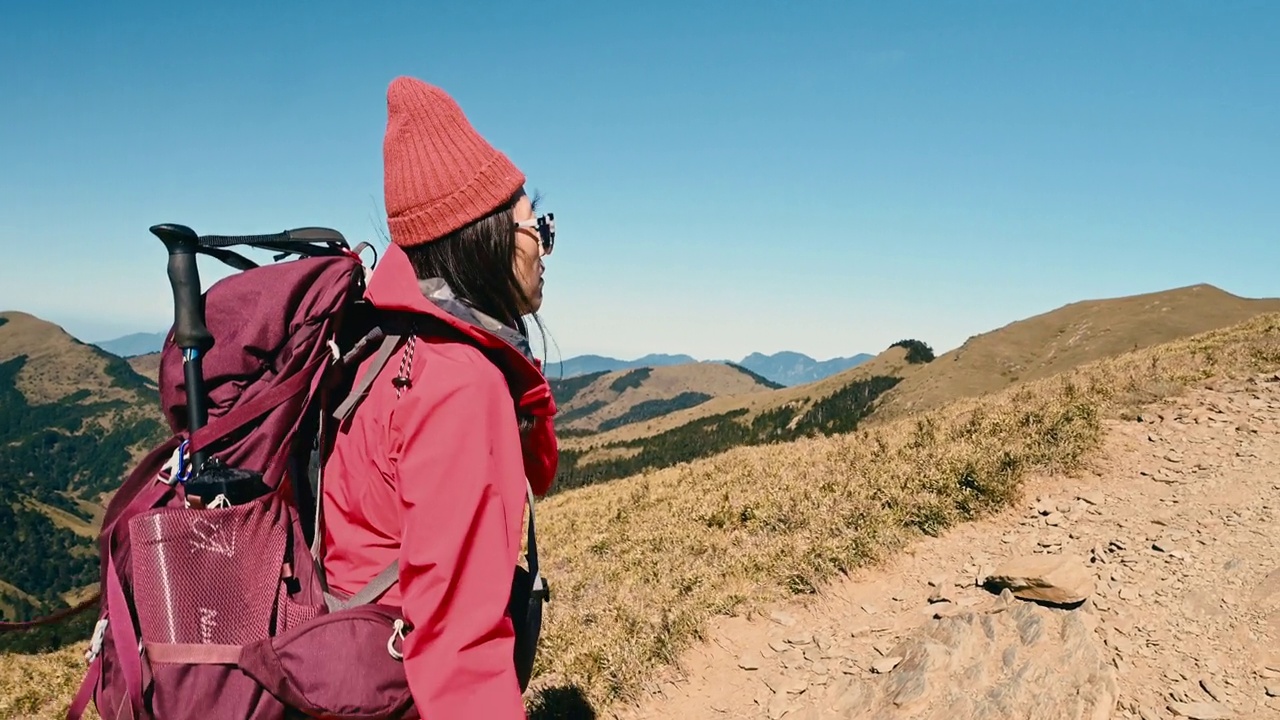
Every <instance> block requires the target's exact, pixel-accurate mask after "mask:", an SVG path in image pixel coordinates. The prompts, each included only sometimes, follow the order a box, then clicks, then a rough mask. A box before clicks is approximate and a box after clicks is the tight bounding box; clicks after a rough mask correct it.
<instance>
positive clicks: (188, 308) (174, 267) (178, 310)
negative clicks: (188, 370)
mask: <svg viewBox="0 0 1280 720" xmlns="http://www.w3.org/2000/svg"><path fill="white" fill-rule="evenodd" d="M151 233H152V234H153V235H155V236H156V237H158V238H160V241H161V242H163V243H164V246H165V247H166V248H168V250H169V286H170V287H171V288H172V289H173V342H174V344H175V345H177V346H178V347H180V348H182V349H183V350H192V349H194V350H198V351H200V352H201V353H203V352H204V351H206V350H208V349H209V348H210V347H212V346H213V335H211V334H210V333H209V328H208V327H206V326H205V323H204V313H203V312H201V301H200V269H199V267H197V266H196V251H197V248H199V246H200V238H199V236H198V235H196V233H195V231H194V230H192V229H191V228H189V227H186V226H185V225H175V224H171V223H166V224H163V225H154V226H152V227H151Z"/></svg>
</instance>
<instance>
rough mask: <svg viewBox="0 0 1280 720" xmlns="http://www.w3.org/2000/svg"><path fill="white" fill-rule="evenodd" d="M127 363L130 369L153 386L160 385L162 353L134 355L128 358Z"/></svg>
mask: <svg viewBox="0 0 1280 720" xmlns="http://www.w3.org/2000/svg"><path fill="white" fill-rule="evenodd" d="M125 362H127V363H129V367H131V368H133V371H134V372H136V373H138V374H139V375H141V376H142V377H143V378H145V379H146V380H147V382H149V383H151V384H152V385H155V386H159V384H160V353H159V352H153V353H147V354H146V355H134V356H133V357H130V358H126V359H125Z"/></svg>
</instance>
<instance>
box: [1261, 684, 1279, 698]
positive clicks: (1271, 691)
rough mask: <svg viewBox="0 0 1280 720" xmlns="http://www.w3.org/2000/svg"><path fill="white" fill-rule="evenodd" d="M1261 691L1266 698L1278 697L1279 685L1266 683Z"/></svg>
mask: <svg viewBox="0 0 1280 720" xmlns="http://www.w3.org/2000/svg"><path fill="white" fill-rule="evenodd" d="M1263 690H1264V692H1266V693H1267V697H1280V683H1267V684H1266V686H1265V687H1264V688H1263Z"/></svg>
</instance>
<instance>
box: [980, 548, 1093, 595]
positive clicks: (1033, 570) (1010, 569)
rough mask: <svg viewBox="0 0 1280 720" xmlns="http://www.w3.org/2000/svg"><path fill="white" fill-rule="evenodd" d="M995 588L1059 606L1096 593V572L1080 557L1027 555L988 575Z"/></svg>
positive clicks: (989, 581)
mask: <svg viewBox="0 0 1280 720" xmlns="http://www.w3.org/2000/svg"><path fill="white" fill-rule="evenodd" d="M987 584H988V585H989V586H993V587H995V588H1008V589H1009V590H1010V591H1012V592H1013V594H1014V595H1015V596H1016V597H1019V598H1022V599H1023V600H1039V601H1043V602H1050V603H1054V604H1057V605H1072V604H1075V603H1079V602H1081V601H1083V600H1085V599H1086V598H1088V597H1089V596H1090V595H1092V594H1093V587H1094V580H1093V575H1092V574H1091V573H1090V572H1089V570H1088V568H1086V567H1085V565H1084V563H1083V562H1081V561H1080V560H1079V559H1078V558H1075V557H1071V556H1066V555H1025V556H1022V557H1016V558H1013V559H1011V560H1007V561H1006V562H1004V563H1003V564H1002V565H1000V566H999V567H997V568H996V570H995V572H993V573H991V576H990V577H988V578H987Z"/></svg>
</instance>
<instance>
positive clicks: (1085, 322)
mask: <svg viewBox="0 0 1280 720" xmlns="http://www.w3.org/2000/svg"><path fill="white" fill-rule="evenodd" d="M1277 311H1280V299H1271V298H1267V299H1250V298H1241V297H1237V296H1235V295H1231V294H1230V293H1227V292H1224V291H1222V290H1219V289H1218V288H1216V287H1213V286H1211V285H1194V286H1191V287H1185V288H1175V289H1173V290H1165V291H1161V292H1154V293H1146V294H1142V295H1130V296H1126V297H1116V298H1105V299H1101V300H1086V301H1083V302H1078V303H1072V304H1070V305H1066V306H1063V307H1060V308H1057V309H1055V310H1051V311H1049V312H1046V313H1042V314H1040V315H1036V316H1033V317H1029V318H1026V319H1023V320H1019V321H1017V322H1013V323H1010V324H1008V325H1006V326H1004V327H1001V328H997V329H995V330H992V331H990V332H986V333H983V334H981V335H977V336H975V337H973V338H970V339H969V341H968V342H966V343H965V344H964V346H962V347H960V348H957V349H955V350H952V351H951V352H948V353H945V354H943V355H941V356H939V357H938V358H937V359H936V360H934V361H933V362H931V363H928V364H925V365H910V364H908V363H907V362H906V352H905V351H904V350H902V349H900V348H889V349H888V350H886V351H884V352H883V353H881V354H880V355H878V356H876V357H875V358H874V359H872V360H870V361H868V362H866V363H864V364H862V365H859V366H857V367H854V368H851V369H849V370H846V371H845V372H843V373H840V374H838V375H833V376H831V377H829V378H825V379H823V380H820V381H818V382H815V383H809V384H806V385H798V386H795V387H790V388H785V389H783V390H776V391H763V392H758V393H752V394H750V395H743V396H737V397H726V398H717V399H715V400H711V401H709V402H706V403H704V404H702V405H699V406H698V407H695V408H690V409H688V410H683V411H679V412H675V413H671V414H670V415H664V416H663V417H660V418H655V419H654V420H651V421H648V422H644V423H636V424H633V425H627V426H625V427H621V428H617V429H615V430H611V431H609V432H605V433H599V434H596V435H590V436H587V437H581V438H566V439H565V441H564V444H563V446H564V447H565V448H566V449H571V450H586V449H589V448H592V447H602V446H604V445H606V444H608V443H610V442H623V441H628V440H636V439H640V438H645V437H649V436H652V435H656V434H658V433H661V432H664V431H667V430H671V429H673V428H676V427H679V426H681V425H685V424H687V423H690V422H693V421H695V420H697V419H699V418H703V417H706V416H709V415H714V414H718V413H724V412H729V411H731V410H736V409H739V408H745V409H747V410H748V413H747V415H746V416H744V417H743V418H740V421H741V422H750V421H751V419H752V418H754V417H755V416H756V415H757V414H759V413H761V412H765V411H768V410H772V409H775V408H778V407H781V406H783V405H787V404H792V405H794V406H796V407H799V408H807V407H808V406H811V405H812V404H813V403H814V402H815V401H817V400H819V399H821V398H823V397H826V396H829V395H831V394H832V393H834V392H835V391H837V390H839V389H840V388H842V387H844V386H846V385H848V384H849V383H851V382H853V381H855V380H860V379H864V378H867V377H870V376H872V375H888V376H892V377H899V378H902V382H901V383H899V384H898V385H897V386H896V387H894V388H893V389H892V390H890V391H888V392H887V393H885V394H884V396H883V397H882V398H881V400H880V401H879V403H878V405H879V407H878V408H877V410H876V412H875V414H874V415H872V416H871V418H869V419H868V421H867V423H868V424H876V423H880V422H884V421H887V420H891V419H893V418H895V417H901V416H904V415H907V414H911V413H914V412H918V411H921V410H929V409H933V408H938V407H941V406H943V405H946V404H947V403H949V402H952V401H954V400H958V399H960V398H965V397H976V396H979V395H983V394H986V393H992V392H997V391H999V390H1002V389H1004V388H1006V387H1009V386H1011V385H1015V384H1017V383H1019V382H1024V381H1028V380H1036V379H1040V378H1045V377H1049V376H1052V375H1054V374H1057V373H1060V372H1063V371H1066V370H1069V369H1071V368H1073V367H1078V366H1080V365H1084V364H1086V363H1090V362H1093V361H1095V360H1099V359H1102V358H1106V357H1113V356H1115V355H1118V354H1120V353H1123V352H1128V351H1131V350H1140V349H1143V348H1148V347H1152V346H1154V345H1158V344H1160V343H1167V342H1172V341H1175V340H1179V339H1181V338H1186V337H1189V336H1191V335H1195V334H1197V333H1202V332H1208V331H1211V330H1216V329H1219V328H1224V327H1228V326H1231V325H1234V324H1236V323H1240V322H1244V321H1246V320H1248V319H1249V318H1251V317H1254V316H1256V315H1258V314H1260V313H1266V312H1277ZM922 339H923V340H928V338H922ZM584 460H587V461H594V460H595V458H594V457H593V456H591V455H588V456H585V457H584Z"/></svg>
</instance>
